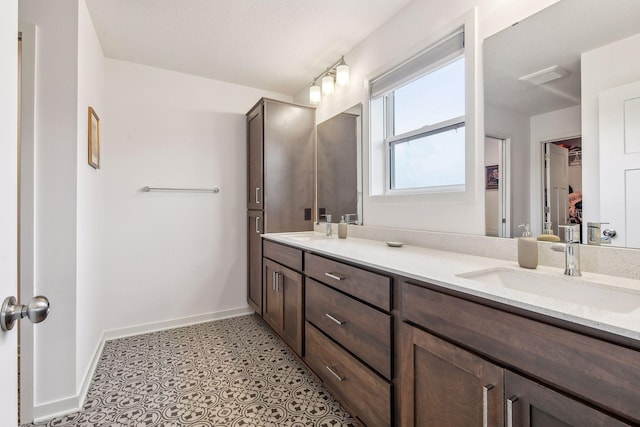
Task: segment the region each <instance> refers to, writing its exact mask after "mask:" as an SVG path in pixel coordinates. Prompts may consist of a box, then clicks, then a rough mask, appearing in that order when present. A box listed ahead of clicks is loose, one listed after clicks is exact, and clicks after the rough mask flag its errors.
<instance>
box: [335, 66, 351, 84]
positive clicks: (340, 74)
mask: <svg viewBox="0 0 640 427" xmlns="http://www.w3.org/2000/svg"><path fill="white" fill-rule="evenodd" d="M336 83H337V84H338V86H344V85H346V84H348V83H349V66H348V65H347V64H340V65H338V68H336Z"/></svg>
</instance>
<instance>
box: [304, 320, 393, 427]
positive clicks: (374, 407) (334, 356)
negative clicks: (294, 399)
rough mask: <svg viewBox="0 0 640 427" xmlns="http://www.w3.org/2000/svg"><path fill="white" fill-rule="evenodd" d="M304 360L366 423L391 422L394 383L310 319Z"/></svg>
mask: <svg viewBox="0 0 640 427" xmlns="http://www.w3.org/2000/svg"><path fill="white" fill-rule="evenodd" d="M305 333H306V335H305V336H306V352H305V357H304V360H305V362H306V363H307V365H309V367H310V368H311V369H313V371H314V372H315V373H316V375H318V376H319V377H320V378H321V379H322V381H323V382H324V383H325V385H326V386H327V387H328V388H329V389H330V390H331V391H332V392H333V393H334V394H335V395H336V397H338V399H340V400H341V401H343V402H344V404H345V406H347V407H348V409H350V410H351V411H352V412H353V415H355V416H357V417H358V418H360V419H361V420H362V421H363V422H364V423H365V424H366V425H367V426H369V427H375V426H385V427H387V426H390V425H391V384H390V383H388V382H386V381H384V380H383V379H382V378H380V377H379V376H377V375H376V374H375V373H374V372H373V371H371V370H370V369H369V368H367V367H366V366H365V365H363V364H362V363H360V362H359V361H358V360H357V359H355V358H354V357H353V356H351V355H350V354H349V353H347V352H346V351H344V350H343V349H342V348H340V346H338V345H337V344H335V343H334V342H333V341H331V340H330V339H329V338H327V337H326V336H324V335H323V334H322V332H320V331H319V330H318V329H316V328H315V327H314V326H313V325H311V324H310V323H308V322H307V324H306V331H305Z"/></svg>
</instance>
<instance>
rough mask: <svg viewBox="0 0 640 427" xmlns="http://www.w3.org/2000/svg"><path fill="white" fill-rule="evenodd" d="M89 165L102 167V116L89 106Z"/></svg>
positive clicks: (97, 167)
mask: <svg viewBox="0 0 640 427" xmlns="http://www.w3.org/2000/svg"><path fill="white" fill-rule="evenodd" d="M89 165H91V166H92V167H93V168H95V169H100V118H99V117H98V115H97V114H96V112H95V110H94V109H93V108H92V107H89Z"/></svg>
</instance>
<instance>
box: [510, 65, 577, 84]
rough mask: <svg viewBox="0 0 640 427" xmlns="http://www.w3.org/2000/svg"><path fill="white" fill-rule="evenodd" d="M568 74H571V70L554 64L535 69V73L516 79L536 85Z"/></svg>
mask: <svg viewBox="0 0 640 427" xmlns="http://www.w3.org/2000/svg"><path fill="white" fill-rule="evenodd" d="M569 74H571V71H569V70H567V69H566V68H562V67H561V66H559V65H554V66H552V67H548V68H545V69H543V70H540V71H536V72H535V73H531V74H527V75H526V76H522V77H520V78H519V79H518V80H520V81H521V82H526V83H531V84H532V85H536V86H538V85H541V84H545V83H548V82H550V81H553V80H557V79H559V78H562V77H564V76H568V75H569Z"/></svg>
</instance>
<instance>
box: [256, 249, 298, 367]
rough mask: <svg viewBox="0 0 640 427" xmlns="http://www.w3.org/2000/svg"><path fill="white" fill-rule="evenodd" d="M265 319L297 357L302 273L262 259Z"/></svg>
mask: <svg viewBox="0 0 640 427" xmlns="http://www.w3.org/2000/svg"><path fill="white" fill-rule="evenodd" d="M263 266H264V267H263V271H264V274H263V277H264V291H263V292H264V314H263V316H262V317H263V318H264V320H265V322H267V324H268V325H269V326H271V328H272V329H273V330H274V331H275V332H276V333H277V334H278V335H280V337H281V338H282V339H283V340H284V342H285V343H287V344H288V345H289V347H291V349H293V351H295V352H296V354H298V355H299V356H301V355H302V349H303V304H302V298H303V282H302V280H303V279H302V275H301V274H300V273H297V272H295V271H293V270H291V269H290V268H287V267H284V266H282V265H280V264H278V263H276V262H274V261H272V260H270V259H266V258H265V259H264V261H263Z"/></svg>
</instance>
